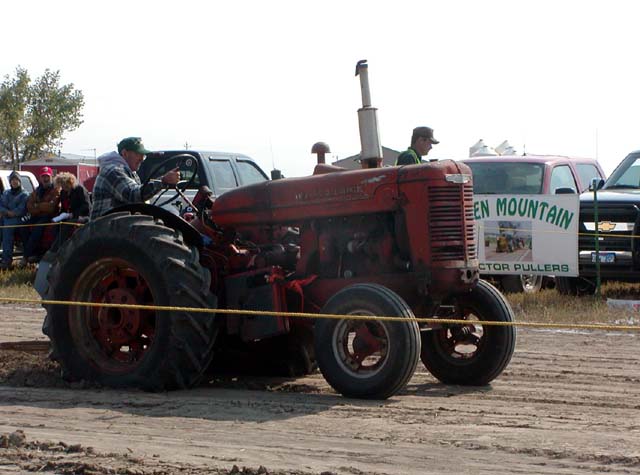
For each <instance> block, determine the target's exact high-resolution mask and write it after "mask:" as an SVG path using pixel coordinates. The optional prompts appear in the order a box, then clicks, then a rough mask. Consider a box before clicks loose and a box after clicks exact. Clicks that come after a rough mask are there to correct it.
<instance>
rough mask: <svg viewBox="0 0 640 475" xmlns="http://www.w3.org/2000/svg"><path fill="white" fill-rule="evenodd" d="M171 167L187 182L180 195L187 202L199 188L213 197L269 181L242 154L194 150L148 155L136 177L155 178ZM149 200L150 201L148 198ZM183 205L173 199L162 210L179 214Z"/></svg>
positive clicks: (185, 204)
mask: <svg viewBox="0 0 640 475" xmlns="http://www.w3.org/2000/svg"><path fill="white" fill-rule="evenodd" d="M185 156H190V157H192V158H193V159H194V161H195V162H196V163H197V167H195V166H194V163H192V162H191V161H189V160H185ZM174 168H179V169H180V176H181V179H182V180H184V181H186V182H188V187H187V189H186V190H185V191H184V194H185V196H187V197H188V198H189V199H193V197H194V196H195V194H196V192H197V190H198V189H199V188H200V187H201V186H207V187H209V189H210V190H211V191H212V192H213V197H214V198H215V197H216V196H219V195H221V194H222V193H224V192H225V191H228V190H232V189H234V188H237V187H239V186H244V185H251V184H253V183H260V182H263V181H267V180H268V179H269V178H268V177H267V174H266V173H265V172H264V171H263V170H262V169H261V168H260V167H259V166H258V165H257V163H256V162H255V161H254V160H253V159H251V158H249V157H247V156H246V155H242V154H239V153H227V152H206V151H198V150H167V151H161V152H154V153H151V154H149V155H147V157H146V158H145V160H144V161H143V162H142V165H141V166H140V169H139V170H138V174H139V175H140V178H141V179H142V180H145V179H146V178H149V177H150V178H159V177H161V176H162V175H164V174H165V173H166V172H168V171H169V170H172V169H174ZM168 196H169V197H170V196H171V195H170V194H169V195H168ZM162 199H163V198H160V200H159V202H162ZM153 200H154V198H152V199H151V201H153ZM186 206H187V203H184V202H183V200H182V199H180V198H179V197H176V198H175V199H173V200H171V202H169V203H166V204H165V205H164V206H163V207H164V208H166V209H168V210H169V211H171V212H173V213H174V214H180V215H182V214H183V212H184V211H185V209H186Z"/></svg>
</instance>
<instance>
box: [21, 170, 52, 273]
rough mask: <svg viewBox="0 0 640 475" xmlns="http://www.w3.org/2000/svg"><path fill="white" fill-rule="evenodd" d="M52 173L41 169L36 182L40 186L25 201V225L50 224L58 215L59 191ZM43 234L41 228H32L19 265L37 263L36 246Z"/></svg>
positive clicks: (42, 228)
mask: <svg viewBox="0 0 640 475" xmlns="http://www.w3.org/2000/svg"><path fill="white" fill-rule="evenodd" d="M52 178H53V173H52V171H51V168H49V167H42V168H41V169H40V173H39V177H38V181H40V186H38V188H36V189H35V190H33V193H31V195H30V196H29V199H28V200H27V212H28V214H29V219H28V220H27V221H26V222H25V224H44V223H50V222H51V218H53V217H55V216H57V215H58V214H59V209H60V191H59V190H58V189H57V188H56V187H55V186H53V179H52ZM43 234H44V227H43V226H34V227H32V228H31V231H30V233H29V238H28V239H27V242H26V243H25V245H24V257H23V258H22V261H21V264H25V263H26V262H38V260H39V256H38V255H37V251H38V246H39V245H40V241H41V240H42V235H43Z"/></svg>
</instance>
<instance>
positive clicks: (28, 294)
mask: <svg viewBox="0 0 640 475" xmlns="http://www.w3.org/2000/svg"><path fill="white" fill-rule="evenodd" d="M35 278H36V269H35V267H33V266H27V267H25V268H23V269H13V270H2V271H0V297H3V298H17V299H38V298H40V296H39V295H38V292H36V291H35V289H34V288H33V282H34V280H35Z"/></svg>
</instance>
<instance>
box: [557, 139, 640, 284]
mask: <svg viewBox="0 0 640 475" xmlns="http://www.w3.org/2000/svg"><path fill="white" fill-rule="evenodd" d="M597 205H598V222H597V226H598V232H599V238H598V247H599V256H600V258H599V260H600V276H601V280H602V281H603V282H606V281H607V280H617V281H624V282H640V239H638V238H637V236H639V235H640V150H638V151H635V152H632V153H630V154H629V155H627V157H626V158H625V159H624V160H623V161H622V162H621V163H620V164H619V165H618V166H617V168H616V169H615V170H614V171H613V173H612V174H611V176H610V177H609V178H608V179H607V181H606V182H604V184H603V183H602V182H601V183H599V184H598V189H597ZM595 230H596V220H595V206H594V193H593V191H587V192H585V193H583V194H582V195H581V196H580V227H579V232H580V236H579V239H578V249H579V250H578V252H579V255H578V264H579V277H564V278H556V286H557V289H558V291H559V292H560V293H563V294H573V295H576V294H590V293H593V292H594V291H595V282H596V248H595V236H594V233H595Z"/></svg>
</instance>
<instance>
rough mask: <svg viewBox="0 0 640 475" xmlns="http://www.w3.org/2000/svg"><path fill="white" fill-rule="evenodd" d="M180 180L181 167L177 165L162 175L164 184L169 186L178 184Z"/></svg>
mask: <svg viewBox="0 0 640 475" xmlns="http://www.w3.org/2000/svg"><path fill="white" fill-rule="evenodd" d="M179 181H180V168H179V167H176V168H174V169H173V170H169V171H168V172H167V173H165V174H164V175H162V184H163V185H167V186H172V187H173V186H176V185H177V184H178V182H179Z"/></svg>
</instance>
